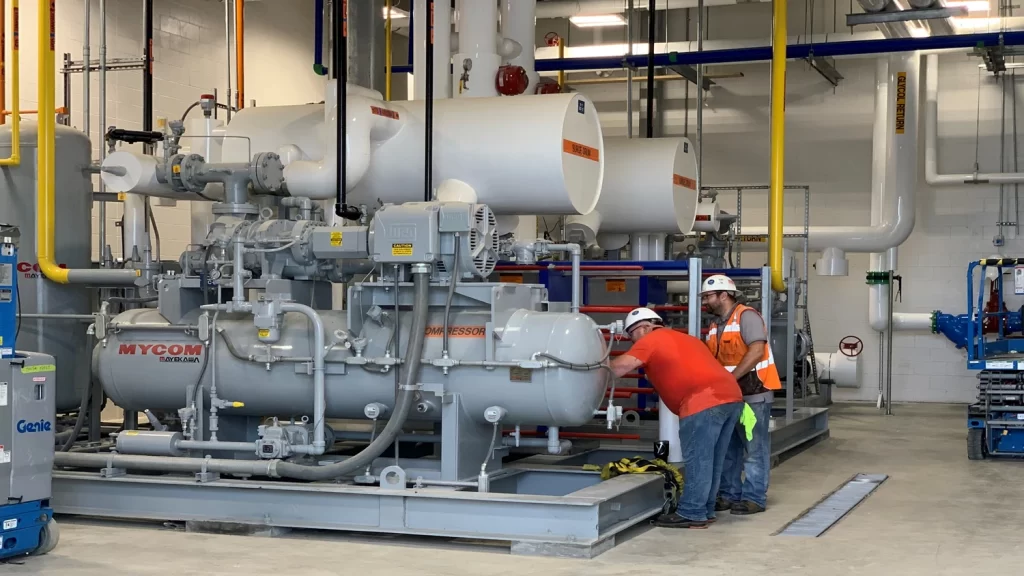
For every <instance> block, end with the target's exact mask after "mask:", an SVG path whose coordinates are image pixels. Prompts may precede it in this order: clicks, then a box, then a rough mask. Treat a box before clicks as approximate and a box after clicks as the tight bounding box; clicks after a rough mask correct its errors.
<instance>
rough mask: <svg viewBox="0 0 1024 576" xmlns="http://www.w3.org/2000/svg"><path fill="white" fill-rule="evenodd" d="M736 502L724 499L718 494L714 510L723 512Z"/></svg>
mask: <svg viewBox="0 0 1024 576" xmlns="http://www.w3.org/2000/svg"><path fill="white" fill-rule="evenodd" d="M736 504H737V503H736V502H733V501H731V500H726V499H725V498H722V497H721V496H719V497H718V499H717V500H715V512H725V511H726V510H732V507H733V506H735V505H736Z"/></svg>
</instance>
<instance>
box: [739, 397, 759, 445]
mask: <svg viewBox="0 0 1024 576" xmlns="http://www.w3.org/2000/svg"><path fill="white" fill-rule="evenodd" d="M740 424H742V425H743V431H744V432H745V433H746V435H747V442H750V441H751V440H753V439H754V425H755V424H757V416H755V415H754V410H753V409H752V408H751V407H750V404H747V403H746V402H744V403H743V413H742V414H740Z"/></svg>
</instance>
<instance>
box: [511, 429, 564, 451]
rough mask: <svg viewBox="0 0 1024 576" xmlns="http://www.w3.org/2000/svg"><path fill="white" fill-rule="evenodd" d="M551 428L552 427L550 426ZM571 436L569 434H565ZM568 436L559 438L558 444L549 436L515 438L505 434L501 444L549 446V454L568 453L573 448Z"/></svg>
mask: <svg viewBox="0 0 1024 576" xmlns="http://www.w3.org/2000/svg"><path fill="white" fill-rule="evenodd" d="M548 430H551V428H548ZM565 436H566V438H568V437H569V435H568V434H566V435H565ZM566 438H562V439H559V440H558V441H557V443H556V444H554V445H552V443H551V440H549V439H548V438H515V437H513V436H505V437H503V438H502V440H501V444H502V445H503V446H505V447H508V448H547V450H548V454H566V453H567V452H569V450H572V441H571V440H567V439H566Z"/></svg>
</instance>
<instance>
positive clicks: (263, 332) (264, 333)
mask: <svg viewBox="0 0 1024 576" xmlns="http://www.w3.org/2000/svg"><path fill="white" fill-rule="evenodd" d="M260 338H270V330H268V329H266V328H260Z"/></svg>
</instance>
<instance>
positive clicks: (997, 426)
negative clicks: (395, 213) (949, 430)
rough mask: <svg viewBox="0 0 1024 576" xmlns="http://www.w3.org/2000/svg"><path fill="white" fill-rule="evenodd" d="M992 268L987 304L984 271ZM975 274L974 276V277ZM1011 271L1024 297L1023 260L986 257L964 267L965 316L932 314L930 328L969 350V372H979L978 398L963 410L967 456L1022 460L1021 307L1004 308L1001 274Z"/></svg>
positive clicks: (1023, 310) (1023, 336) (1023, 356)
mask: <svg viewBox="0 0 1024 576" xmlns="http://www.w3.org/2000/svg"><path fill="white" fill-rule="evenodd" d="M992 268H995V270H996V272H997V276H996V280H995V281H992V282H990V286H989V289H988V290H987V292H988V301H987V302H986V301H985V293H986V289H985V285H986V283H988V282H989V280H987V278H986V272H987V271H989V270H990V269H992ZM975 271H977V272H978V273H977V274H975ZM1006 271H1012V272H1013V281H1014V293H1015V294H1017V295H1024V258H988V259H984V260H979V261H976V262H971V263H970V265H969V266H968V267H967V313H966V314H960V315H959V316H953V315H950V314H942V313H940V312H936V313H935V314H934V315H933V316H932V329H933V331H934V332H938V333H942V334H944V335H945V336H946V337H947V338H949V339H950V340H951V341H952V342H953V343H954V344H956V347H957V348H966V349H967V367H968V369H971V370H979V373H978V399H977V401H976V402H975V403H974V404H971V405H970V406H968V408H967V457H968V458H969V459H971V460H981V459H984V458H985V457H986V456H1004V457H1017V458H1021V457H1024V322H1022V319H1024V307H1022V308H1021V309H1018V310H1009V309H1007V307H1006V304H1005V298H1004V292H1003V291H1004V287H1003V284H1004V282H1003V280H1002V278H1003V273H1004V272H1006Z"/></svg>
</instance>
